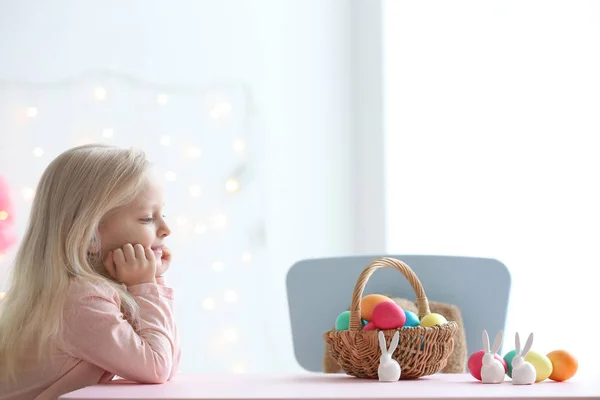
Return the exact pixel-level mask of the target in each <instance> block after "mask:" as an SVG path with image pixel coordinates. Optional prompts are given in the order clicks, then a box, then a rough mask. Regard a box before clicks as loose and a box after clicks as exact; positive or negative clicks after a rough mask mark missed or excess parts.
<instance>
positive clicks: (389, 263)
mask: <svg viewBox="0 0 600 400" xmlns="http://www.w3.org/2000/svg"><path fill="white" fill-rule="evenodd" d="M386 267H391V268H395V269H397V270H398V271H400V272H402V275H404V277H405V278H406V279H408V282H409V283H410V286H412V288H413V290H414V292H415V295H416V297H417V308H418V312H419V319H421V318H423V317H424V316H425V315H427V314H430V313H431V311H430V310H429V301H428V300H427V296H425V290H423V285H421V281H420V280H419V278H418V277H417V275H416V274H415V273H414V271H413V270H412V269H411V268H410V267H409V266H408V265H407V264H405V263H404V262H402V261H400V260H397V259H395V258H391V257H383V258H379V259H377V260H375V261H373V262H372V263H371V264H369V265H368V266H367V268H365V269H364V270H363V272H362V273H361V274H360V276H359V277H358V280H357V281H356V285H355V286H354V292H353V293H352V304H351V305H350V326H349V330H351V331H360V330H361V328H362V324H361V321H362V320H361V318H360V313H361V312H360V311H361V310H360V300H361V299H362V297H363V291H364V290H365V286H366V285H367V281H368V280H369V278H370V277H371V275H373V272H375V270H377V269H379V268H386Z"/></svg>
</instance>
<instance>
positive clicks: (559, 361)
mask: <svg viewBox="0 0 600 400" xmlns="http://www.w3.org/2000/svg"><path fill="white" fill-rule="evenodd" d="M546 357H548V359H549V360H550V362H551V363H552V373H551V374H550V376H549V377H548V378H550V379H552V380H553V381H556V382H564V381H566V380H568V379H571V378H572V377H573V375H575V373H576V372H577V369H578V368H579V363H578V362H577V359H576V358H575V357H573V355H572V354H570V353H569V352H568V351H566V350H554V351H551V352H550V353H548V354H546Z"/></svg>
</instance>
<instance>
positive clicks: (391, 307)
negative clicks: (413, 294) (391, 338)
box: [371, 301, 406, 329]
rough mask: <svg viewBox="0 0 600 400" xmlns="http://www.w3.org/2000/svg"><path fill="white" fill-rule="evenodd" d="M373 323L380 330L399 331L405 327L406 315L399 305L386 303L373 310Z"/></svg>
mask: <svg viewBox="0 0 600 400" xmlns="http://www.w3.org/2000/svg"><path fill="white" fill-rule="evenodd" d="M371 321H372V322H373V323H375V326H376V327H377V328H379V329H397V328H402V327H403V326H404V323H405V322H406V314H405V313H404V310H403V309H402V307H400V306H399V305H398V304H396V303H393V302H390V301H384V302H381V303H379V304H377V305H376V306H375V307H374V308H373V313H372V315H371Z"/></svg>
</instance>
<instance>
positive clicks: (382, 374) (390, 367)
mask: <svg viewBox="0 0 600 400" xmlns="http://www.w3.org/2000/svg"><path fill="white" fill-rule="evenodd" d="M399 340H400V332H398V331H396V333H394V336H393V337H392V341H391V342H390V348H389V349H388V348H387V347H386V343H385V335H384V334H383V331H379V347H380V348H381V357H380V358H379V368H378V369H377V375H378V376H379V381H380V382H396V381H398V380H399V379H400V373H401V369H400V364H398V361H396V360H394V359H393V358H392V354H394V351H395V350H396V347H398V341H399Z"/></svg>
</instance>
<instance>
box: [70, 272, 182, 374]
mask: <svg viewBox="0 0 600 400" xmlns="http://www.w3.org/2000/svg"><path fill="white" fill-rule="evenodd" d="M87 289H88V290H87V291H82V292H81V293H79V294H78V296H77V298H76V299H74V301H72V303H73V304H72V306H73V307H71V309H68V310H67V311H66V312H65V325H64V330H63V334H64V337H63V338H64V343H65V351H66V352H67V353H69V354H70V355H71V356H73V357H76V358H80V359H82V360H85V361H88V362H90V363H91V364H94V365H96V366H98V367H100V368H102V369H104V370H106V371H108V372H110V373H113V374H115V375H118V376H120V377H122V378H124V379H127V380H131V381H135V382H139V383H164V382H165V381H167V380H169V379H170V378H171V377H172V376H173V373H174V372H176V368H174V366H175V365H176V363H178V361H179V360H178V359H179V350H178V344H177V339H176V326H175V318H174V315H173V304H172V303H173V290H172V289H171V288H169V287H166V286H163V285H157V284H153V283H144V284H140V285H134V286H130V287H129V288H128V291H129V292H130V293H131V294H132V295H133V297H134V299H135V301H136V302H137V304H138V305H139V316H140V323H139V329H138V331H137V332H136V331H135V330H134V329H133V327H132V326H131V324H130V323H129V322H128V321H127V320H125V318H124V317H123V314H122V313H121V311H120V300H119V296H118V294H117V292H116V291H115V290H114V289H112V288H110V289H104V288H100V287H96V286H91V287H90V286H88V287H87ZM175 360H177V361H175Z"/></svg>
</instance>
